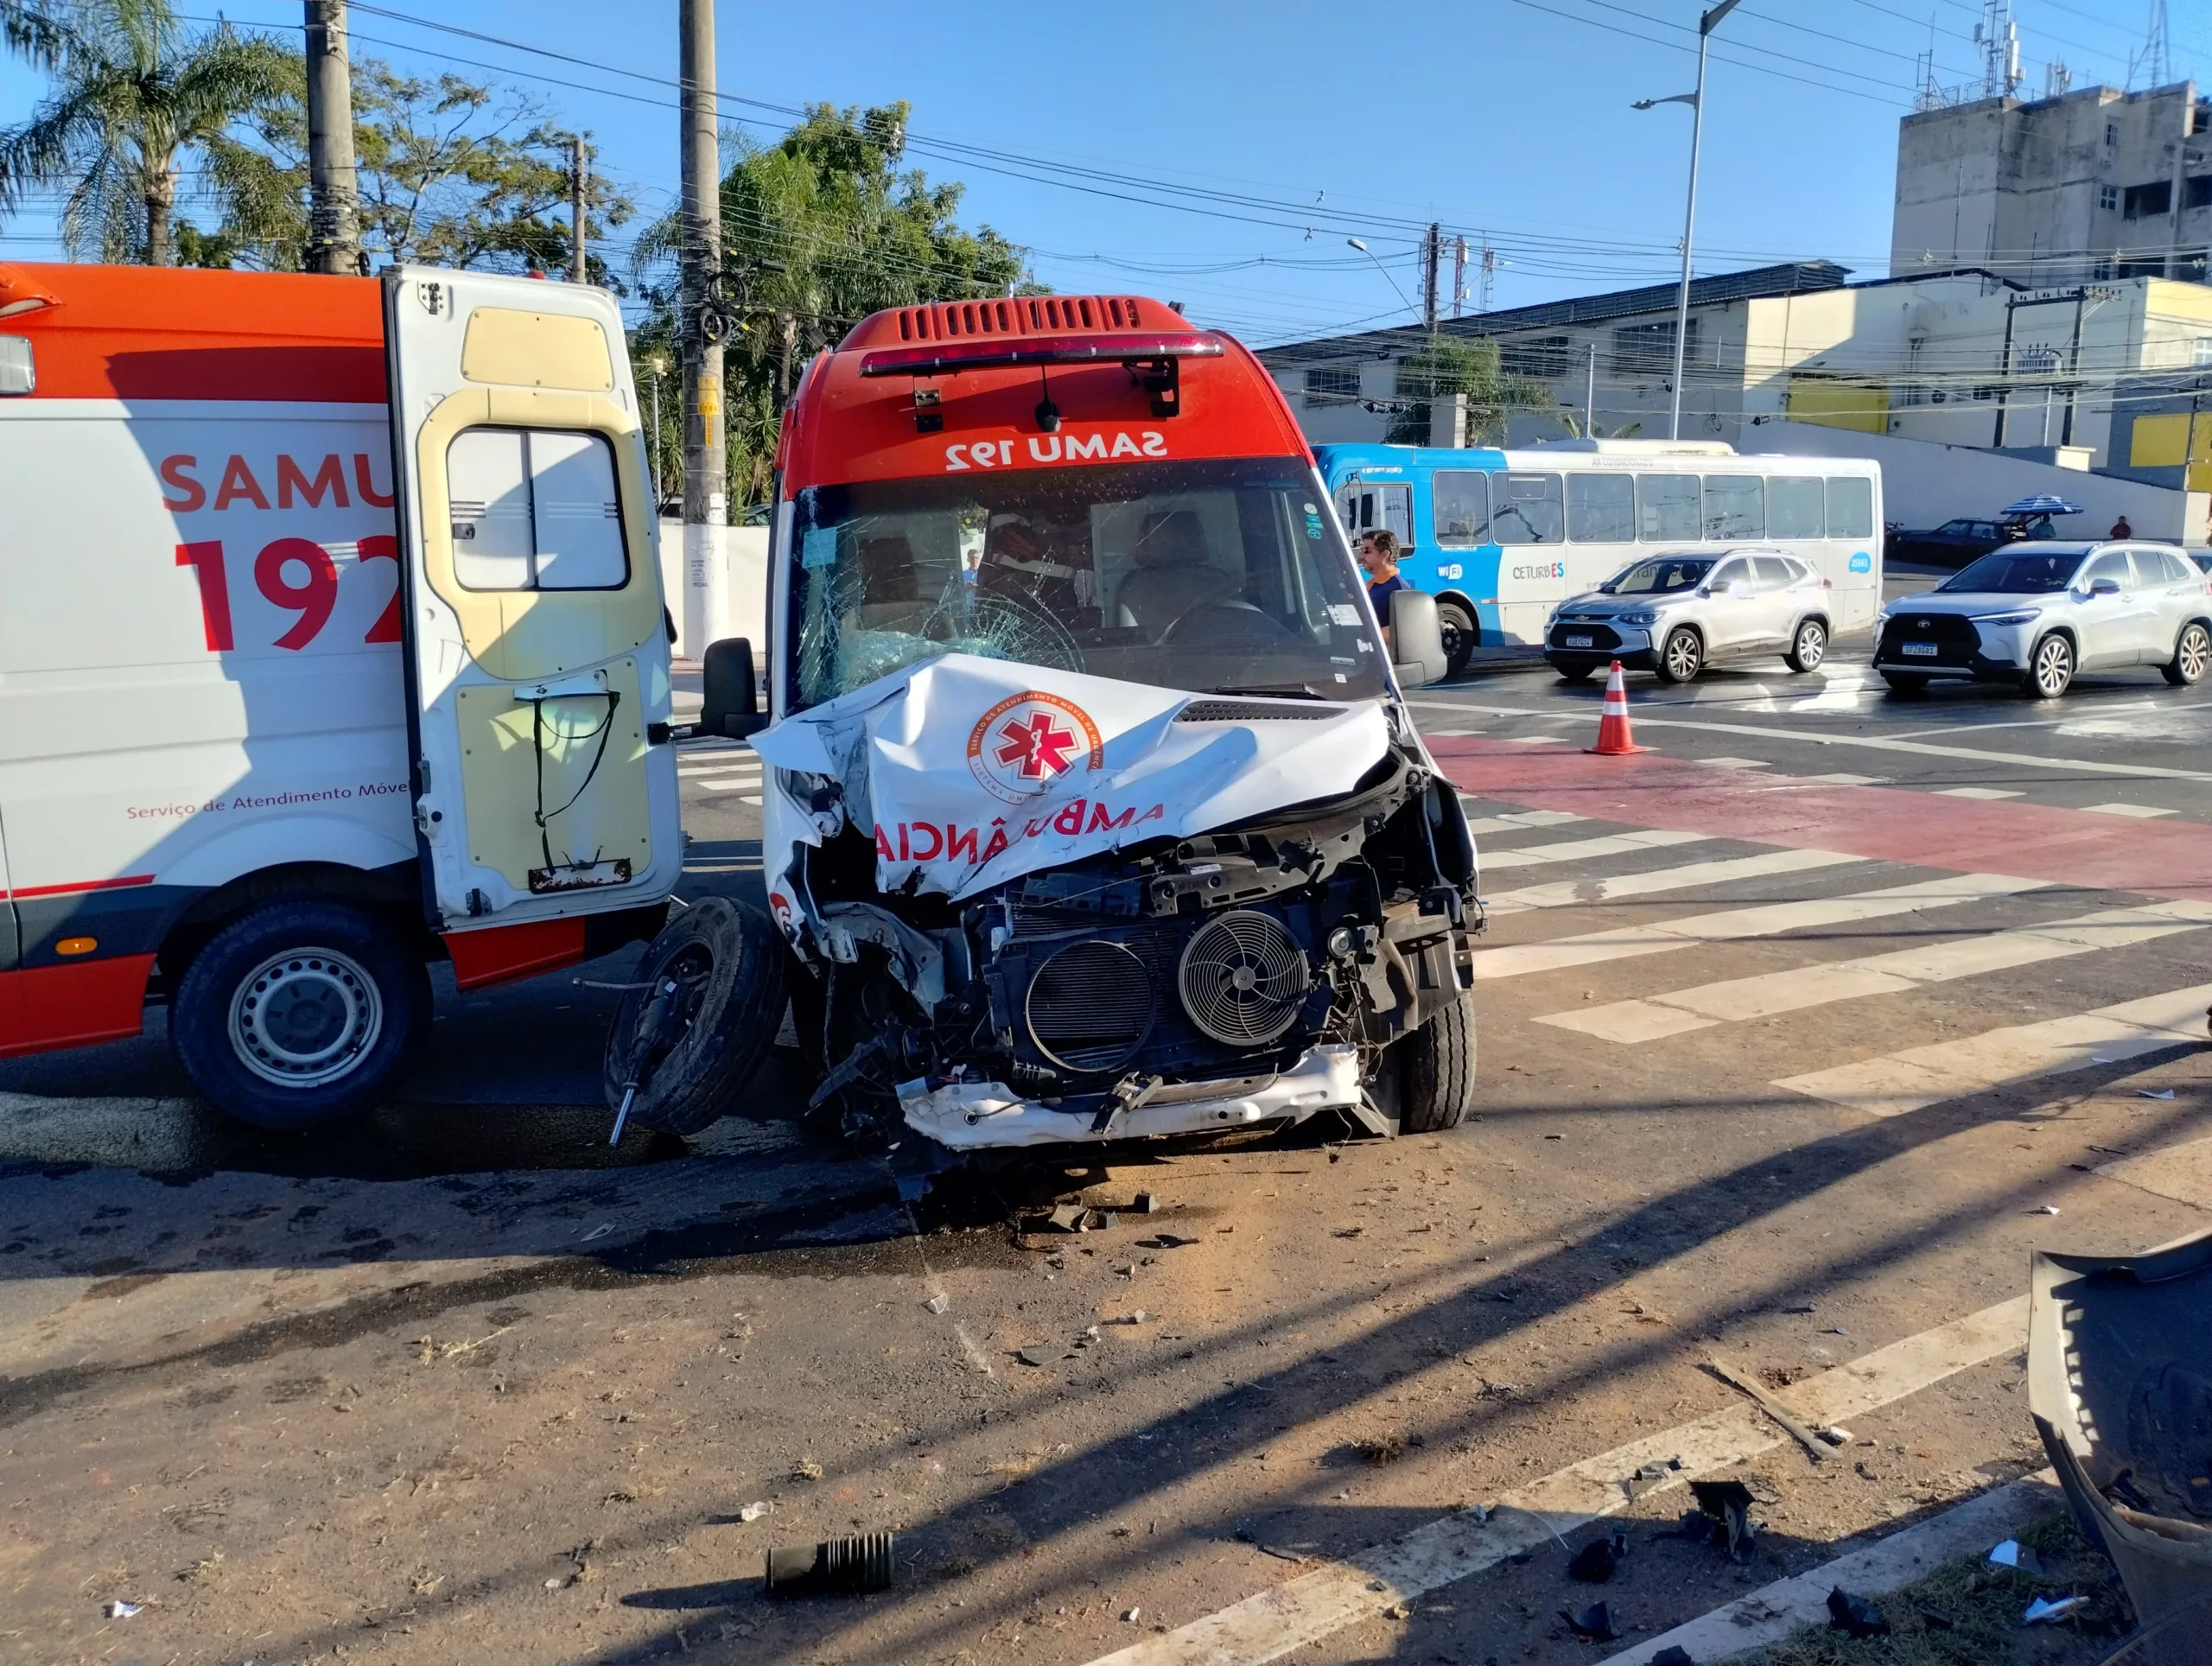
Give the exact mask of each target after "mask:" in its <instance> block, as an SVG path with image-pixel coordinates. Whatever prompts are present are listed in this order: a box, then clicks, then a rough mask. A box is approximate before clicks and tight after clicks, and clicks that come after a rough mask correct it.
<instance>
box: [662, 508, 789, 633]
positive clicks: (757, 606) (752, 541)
mask: <svg viewBox="0 0 2212 1666" xmlns="http://www.w3.org/2000/svg"><path fill="white" fill-rule="evenodd" d="M715 536H716V538H717V541H718V542H719V543H720V544H721V552H722V562H723V564H724V565H725V566H726V567H727V568H728V572H729V587H728V597H729V604H728V608H727V609H726V610H725V612H724V614H723V616H722V617H721V619H718V620H712V621H710V624H709V629H708V632H707V641H708V642H719V641H721V639H723V638H724V637H729V636H741V637H744V638H745V639H747V641H749V642H751V643H752V644H753V664H755V665H759V664H761V663H762V657H763V656H764V655H765V654H766V652H767V649H766V643H767V634H768V630H767V626H768V529H767V528H766V527H765V526H724V527H718V528H717V529H715ZM660 588H661V594H662V595H663V596H664V597H665V598H667V601H668V610H669V613H670V614H671V616H672V617H673V618H674V619H675V620H676V630H677V639H676V657H677V658H678V659H690V660H696V659H697V658H699V654H700V652H701V650H702V649H703V648H704V647H705V646H706V643H694V642H688V641H686V640H684V638H683V522H682V521H673V520H664V521H663V522H661V524H660Z"/></svg>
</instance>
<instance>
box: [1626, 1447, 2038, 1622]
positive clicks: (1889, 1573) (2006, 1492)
mask: <svg viewBox="0 0 2212 1666" xmlns="http://www.w3.org/2000/svg"><path fill="white" fill-rule="evenodd" d="M2065 1506H2066V1495H2065V1494H2064V1493H2063V1492H2062V1491H2059V1488H2058V1476H2057V1473H2056V1471H2053V1470H2048V1469H2047V1470H2044V1472H2042V1473H2041V1474H2037V1475H2025V1476H2023V1477H2021V1478H2019V1479H2018V1480H2017V1481H2008V1482H2006V1483H2005V1485H2003V1486H2000V1487H1995V1488H1993V1489H1991V1490H1990V1491H1987V1492H1984V1493H1982V1494H1980V1495H1979V1496H1978V1497H1973V1498H1969V1499H1967V1501H1966V1502H1965V1503H1964V1504H1957V1505H1955V1506H1954V1507H1953V1508H1951V1509H1949V1510H1945V1511H1944V1512H1943V1513H1942V1515H1940V1516H1931V1517H1929V1518H1928V1519H1927V1520H1926V1521H1924V1522H1921V1523H1917V1524H1916V1525H1914V1526H1912V1527H1908V1528H1906V1529H1904V1531H1903V1532H1902V1533H1892V1534H1891V1536H1889V1537H1888V1538H1886V1539H1884V1540H1882V1541H1881V1542H1879V1543H1878V1544H1872V1545H1869V1546H1867V1548H1866V1549H1864V1550H1856V1551H1853V1553H1852V1554H1851V1555H1847V1556H1838V1557H1837V1558H1835V1560H1834V1561H1828V1562H1823V1563H1822V1564H1821V1566H1820V1567H1814V1568H1808V1569H1807V1570H1806V1571H1805V1572H1804V1573H1802V1574H1798V1575H1797V1576H1796V1578H1795V1579H1787V1580H1775V1582H1774V1583H1773V1584H1771V1585H1767V1586H1762V1587H1760V1588H1759V1589H1758V1590H1756V1591H1754V1592H1752V1593H1751V1594H1750V1595H1748V1596H1743V1597H1738V1598H1737V1599H1736V1600H1735V1601H1733V1602H1732V1603H1729V1604H1727V1605H1726V1606H1724V1607H1719V1608H1716V1609H1714V1610H1713V1612H1711V1613H1709V1614H1700V1615H1699V1616H1698V1617H1697V1618H1695V1619H1694V1620H1690V1621H1688V1622H1687V1623H1685V1624H1683V1625H1677V1626H1676V1627H1675V1629H1674V1630H1673V1631H1668V1632H1666V1633H1664V1634H1663V1635H1662V1636H1659V1637H1646V1638H1644V1639H1643V1641H1642V1642H1641V1643H1632V1644H1630V1645H1629V1646H1628V1647H1627V1648H1625V1649H1623V1650H1620V1651H1619V1652H1618V1653H1616V1654H1610V1655H1607V1656H1605V1666H1650V1660H1651V1657H1652V1656H1654V1655H1656V1654H1658V1653H1659V1652H1660V1651H1661V1650H1665V1649H1668V1648H1670V1647H1671V1648H1676V1649H1680V1650H1682V1651H1683V1652H1684V1653H1685V1654H1687V1655H1688V1656H1689V1657H1690V1658H1691V1659H1692V1660H1696V1661H1705V1662H1713V1661H1722V1660H1730V1659H1733V1658H1734V1657H1735V1656H1738V1655H1746V1654H1749V1653H1750V1652H1751V1650H1754V1649H1758V1648H1763V1647H1764V1646H1765V1645H1766V1644H1770V1643H1780V1642H1782V1641H1783V1639H1784V1638H1786V1637H1789V1635H1790V1634H1791V1633H1792V1632H1794V1631H1796V1629H1797V1628H1798V1627H1799V1626H1801V1625H1827V1623H1828V1593H1829V1592H1830V1591H1832V1590H1834V1588H1835V1587H1838V1586H1841V1587H1843V1588H1844V1589H1845V1590H1847V1591H1856V1592H1858V1593H1859V1594H1860V1595H1862V1596H1875V1597H1879V1596H1887V1595H1888V1594H1889V1593H1891V1592H1892V1591H1895V1590H1897V1589H1899V1588H1901V1587H1904V1586H1908V1585H1910V1584H1911V1583H1912V1582H1913V1581H1914V1580H1920V1579H1925V1578H1926V1577H1927V1576H1928V1575H1929V1574H1930V1573H1932V1572H1933V1571H1934V1570H1935V1568H1936V1566H1937V1565H1938V1564H1939V1563H1942V1562H1947V1561H1953V1560H1955V1558H1958V1557H1961V1556H1971V1555H1984V1554H1986V1553H1987V1551H1988V1549H1989V1547H1990V1546H1992V1545H1993V1544H1995V1543H1997V1542H1999V1541H2000V1540H2003V1539H2009V1538H2011V1537H2012V1536H2014V1535H2015V1534H2018V1533H2019V1532H2021V1531H2022V1530H2023V1529H2026V1528H2027V1527H2029V1526H2030V1525H2031V1524H2032V1523H2036V1522H2037V1521H2040V1520H2041V1519H2042V1518H2043V1517H2046V1516H2049V1515H2050V1514H2051V1513H2052V1512H2053V1511H2055V1510H2063V1509H2064V1508H2065Z"/></svg>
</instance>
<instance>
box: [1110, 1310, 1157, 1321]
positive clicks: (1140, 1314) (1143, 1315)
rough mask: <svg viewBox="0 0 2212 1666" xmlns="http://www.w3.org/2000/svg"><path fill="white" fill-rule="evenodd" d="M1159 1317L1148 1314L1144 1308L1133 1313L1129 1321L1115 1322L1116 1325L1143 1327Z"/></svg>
mask: <svg viewBox="0 0 2212 1666" xmlns="http://www.w3.org/2000/svg"><path fill="white" fill-rule="evenodd" d="M1159 1317H1160V1315H1159V1314H1157V1313H1147V1312H1146V1311H1145V1310H1144V1309H1143V1308H1141V1307H1140V1308H1138V1309H1137V1310H1136V1311H1135V1313H1131V1314H1130V1315H1129V1316H1128V1318H1127V1319H1116V1320H1115V1321H1114V1322H1115V1323H1116V1325H1142V1324H1145V1323H1147V1321H1148V1320H1151V1319H1157V1318H1159Z"/></svg>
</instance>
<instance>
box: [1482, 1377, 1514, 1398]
mask: <svg viewBox="0 0 2212 1666" xmlns="http://www.w3.org/2000/svg"><path fill="white" fill-rule="evenodd" d="M1520 1392H1521V1385H1520V1384H1519V1383H1493V1382H1491V1380H1490V1378H1488V1377H1484V1378H1483V1385H1482V1387H1481V1388H1479V1389H1476V1390H1475V1398H1476V1399H1478V1400H1510V1399H1511V1398H1512V1397H1513V1396H1515V1395H1516V1394H1518V1393H1520Z"/></svg>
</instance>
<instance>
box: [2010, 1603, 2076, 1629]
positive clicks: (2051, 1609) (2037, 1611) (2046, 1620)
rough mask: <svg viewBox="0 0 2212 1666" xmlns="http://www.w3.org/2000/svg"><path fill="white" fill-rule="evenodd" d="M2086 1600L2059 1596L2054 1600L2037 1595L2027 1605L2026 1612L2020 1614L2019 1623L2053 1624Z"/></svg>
mask: <svg viewBox="0 0 2212 1666" xmlns="http://www.w3.org/2000/svg"><path fill="white" fill-rule="evenodd" d="M2087 1601H2088V1598H2087V1597H2061V1598H2059V1599H2058V1600H2057V1601H2056V1602H2053V1601H2051V1600H2050V1599H2048V1598H2044V1597H2037V1599H2035V1600H2034V1601H2033V1602H2031V1603H2030V1604H2029V1605H2028V1610H2027V1612H2025V1613H2024V1614H2022V1615H2021V1616H2020V1624H2021V1625H2056V1624H2057V1623H2058V1622H2059V1621H2060V1620H2062V1619H2064V1618H2066V1617H2067V1616H2068V1615H2069V1614H2070V1613H2072V1612H2074V1611H2075V1609H2076V1608H2079V1607H2080V1606H2082V1604H2083V1603H2085V1602H2087Z"/></svg>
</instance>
